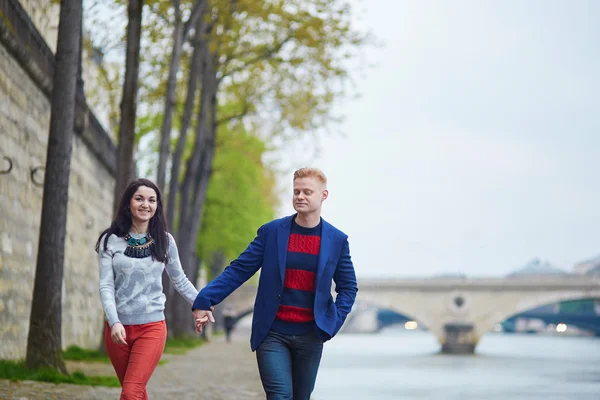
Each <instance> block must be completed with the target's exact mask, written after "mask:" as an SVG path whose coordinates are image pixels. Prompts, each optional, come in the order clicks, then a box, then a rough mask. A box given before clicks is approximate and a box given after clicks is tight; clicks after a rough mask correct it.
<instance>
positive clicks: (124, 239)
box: [96, 179, 198, 399]
mask: <svg viewBox="0 0 600 400" xmlns="http://www.w3.org/2000/svg"><path fill="white" fill-rule="evenodd" d="M96 251H97V252H98V255H99V263H100V299H101V301H102V307H103V308H104V314H105V319H106V329H105V335H104V340H105V342H106V352H107V353H108V356H109V358H110V361H111V362H112V365H113V367H114V369H115V372H116V373H117V376H118V377H119V381H120V382H121V387H122V391H121V399H142V398H143V399H148V393H147V391H146V385H147V383H148V381H149V380H150V376H152V373H153V372H154V369H155V368H156V365H157V364H158V361H159V360H160V358H161V356H162V353H163V350H164V347H165V341H166V338H167V327H166V324H165V316H164V312H163V310H164V304H165V295H164V294H163V291H162V274H163V270H164V269H165V268H166V270H167V273H168V274H169V277H170V278H171V281H172V282H173V284H174V286H175V289H177V291H178V292H179V293H180V294H181V295H182V296H183V297H184V298H185V299H186V300H187V301H188V302H189V303H190V305H191V304H192V303H193V302H194V300H195V299H196V295H197V294H198V291H197V290H196V288H195V287H194V285H193V284H192V283H191V282H190V281H189V280H188V279H187V277H186V276H185V273H184V272H183V269H182V268H181V263H180V261H179V255H178V253H177V246H176V244H175V241H174V239H173V237H172V236H171V235H170V234H169V233H168V232H167V224H166V221H165V217H164V214H163V205H162V197H161V193H160V190H159V189H158V187H157V186H156V185H155V184H154V183H152V182H151V181H149V180H147V179H138V180H136V181H133V182H132V183H130V184H129V186H128V187H127V189H126V190H125V193H124V194H123V197H122V198H121V203H120V205H119V210H118V214H117V217H116V219H115V220H114V221H113V222H112V224H111V225H110V228H108V229H106V230H105V231H104V232H102V234H101V235H100V237H99V238H98V241H97V242H96Z"/></svg>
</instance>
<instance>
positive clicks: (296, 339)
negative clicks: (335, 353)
mask: <svg viewBox="0 0 600 400" xmlns="http://www.w3.org/2000/svg"><path fill="white" fill-rule="evenodd" d="M322 352H323V340H322V339H321V338H319V337H318V336H317V334H316V333H315V332H313V331H312V330H311V331H310V332H308V333H305V334H303V335H283V334H281V333H278V332H275V331H272V330H271V331H269V333H268V334H267V336H266V337H265V339H264V340H263V342H262V343H261V344H260V345H259V346H258V348H257V349H256V360H257V361H258V371H259V373H260V380H261V381H262V384H263V388H264V389H265V393H266V394H267V400H292V399H293V400H309V399H310V394H311V393H312V391H313V389H314V387H315V381H316V379H317V372H318V371H319V363H320V362H321V353H322Z"/></svg>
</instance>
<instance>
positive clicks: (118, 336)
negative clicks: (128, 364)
mask: <svg viewBox="0 0 600 400" xmlns="http://www.w3.org/2000/svg"><path fill="white" fill-rule="evenodd" d="M125 336H126V335H125V328H124V327H123V325H122V324H121V323H120V322H117V323H116V324H114V325H113V326H112V327H111V328H110V337H111V339H112V341H113V342H115V343H116V344H124V345H127V342H126V341H125Z"/></svg>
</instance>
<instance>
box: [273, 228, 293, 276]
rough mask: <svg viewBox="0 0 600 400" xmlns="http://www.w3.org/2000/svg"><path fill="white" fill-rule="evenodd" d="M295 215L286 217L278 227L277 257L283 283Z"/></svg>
mask: <svg viewBox="0 0 600 400" xmlns="http://www.w3.org/2000/svg"><path fill="white" fill-rule="evenodd" d="M292 218H293V216H290V217H287V218H284V219H283V221H282V222H281V225H279V227H278V228H277V259H278V261H279V275H280V277H281V285H282V287H283V281H284V277H285V263H286V259H287V248H288V242H289V240H290V230H291V226H292Z"/></svg>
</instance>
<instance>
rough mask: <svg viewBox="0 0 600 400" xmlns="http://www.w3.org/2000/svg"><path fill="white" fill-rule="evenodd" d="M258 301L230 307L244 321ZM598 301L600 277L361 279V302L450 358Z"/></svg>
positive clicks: (244, 299)
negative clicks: (545, 313)
mask: <svg viewBox="0 0 600 400" xmlns="http://www.w3.org/2000/svg"><path fill="white" fill-rule="evenodd" d="M332 293H333V295H334V297H335V292H334V291H333V288H332ZM255 295H256V287H253V286H250V285H248V284H246V285H243V286H242V287H240V288H239V289H238V290H236V291H235V292H234V293H232V295H231V296H229V298H228V299H227V300H226V302H227V304H228V305H229V306H230V307H231V308H232V309H233V310H235V312H236V313H237V315H238V316H240V317H241V316H243V315H247V314H249V313H251V312H252V307H253V304H254V297H255ZM597 298H600V277H592V276H534V277H507V278H422V279H416V278H415V279H359V280H358V296H357V302H360V303H363V304H369V305H371V306H373V307H380V308H387V309H390V310H393V311H396V312H398V313H399V314H402V315H405V316H407V317H411V318H412V319H414V320H415V321H417V322H419V323H420V324H422V325H424V326H426V327H427V328H428V329H429V331H430V332H431V333H433V334H434V335H435V336H436V337H437V339H438V341H439V342H440V344H441V346H442V352H444V353H473V352H474V351H475V347H476V346H477V343H478V342H479V339H480V338H481V337H482V336H483V335H484V334H485V333H486V332H488V331H490V330H491V329H492V328H493V326H494V325H495V324H497V323H500V322H502V321H504V320H505V319H507V318H509V317H511V316H514V315H515V314H519V313H523V312H525V311H528V310H531V309H535V308H537V307H540V306H543V305H547V304H553V303H558V302H561V301H568V300H580V299H597ZM353 313H354V311H353Z"/></svg>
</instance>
